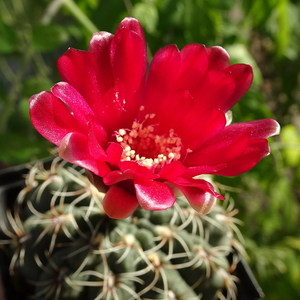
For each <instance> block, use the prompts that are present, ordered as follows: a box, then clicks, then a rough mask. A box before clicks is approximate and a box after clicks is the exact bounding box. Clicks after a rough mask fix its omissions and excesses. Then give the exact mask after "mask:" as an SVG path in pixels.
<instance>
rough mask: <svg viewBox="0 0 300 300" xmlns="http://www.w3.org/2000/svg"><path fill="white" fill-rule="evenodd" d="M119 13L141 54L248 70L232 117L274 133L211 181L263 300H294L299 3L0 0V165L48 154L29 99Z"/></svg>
mask: <svg viewBox="0 0 300 300" xmlns="http://www.w3.org/2000/svg"><path fill="white" fill-rule="evenodd" d="M126 16H133V17H136V18H137V19H138V20H139V21H140V22H141V23H142V25H143V27H144V29H145V33H146V37H147V42H148V46H149V57H151V56H152V55H153V53H155V51H157V49H159V48H161V47H163V46H165V45H166V44H177V45H178V46H179V48H181V47H183V46H184V45H185V44H187V43H200V44H205V45H206V46H213V45H220V46H222V47H224V48H225V49H226V50H227V51H228V52H229V54H230V56H231V62H232V63H237V62H239V63H249V64H251V65H252V66H253V68H254V72H255V80H254V83H253V86H252V88H251V90H250V91H249V92H248V93H247V94H246V96H245V97H244V98H243V99H242V100H241V101H240V103H239V104H238V105H236V106H235V107H234V109H233V121H234V122H239V121H244V120H250V119H261V118H269V117H271V118H275V119H276V120H278V122H279V123H280V124H281V126H282V131H281V135H280V136H279V137H276V138H274V139H271V140H270V143H271V149H272V154H271V155H270V156H269V157H267V158H265V159H264V160H263V161H261V163H260V164H259V165H258V166H256V167H255V168H254V169H253V170H251V171H250V172H248V173H246V174H243V175H240V176H237V177H234V178H222V177H218V178H216V180H217V181H218V182H219V187H220V189H221V190H224V191H228V192H230V194H231V196H232V197H233V198H234V200H235V205H236V207H237V208H238V209H239V211H240V212H239V215H238V217H239V218H240V219H242V220H243V222H244V225H243V226H242V227H241V231H242V233H243V235H244V237H245V242H244V245H245V247H246V250H247V253H248V255H249V257H248V262H249V264H250V266H251V268H252V270H253V272H254V274H255V276H256V278H257V280H258V281H259V283H260V285H261V286H262V288H263V290H264V292H265V294H266V299H267V300H268V299H270V300H277V299H278V300H279V299H280V300H282V299H289V300H293V299H295V300H296V299H299V295H300V285H299V282H300V230H299V228H300V226H299V225H300V222H299V207H300V206H299V203H300V185H299V183H300V135H299V132H300V3H299V0H294V1H292V0H250V1H247V0H244V1H242V0H240V1H234V0H143V1H141V0H52V1H51V0H1V1H0V55H1V56H0V144H1V148H0V167H1V168H4V167H6V166H10V165H16V164H21V163H25V162H28V161H32V160H35V159H38V158H43V157H46V156H48V155H49V149H50V148H51V145H50V144H49V143H48V142H47V141H46V140H44V139H43V138H41V137H40V136H39V134H38V133H37V132H36V131H35V129H34V128H33V127H32V126H31V124H30V121H29V117H28V98H29V97H30V96H31V95H33V94H35V93H38V92H40V91H42V90H49V88H50V87H51V86H52V85H53V84H54V83H55V82H57V81H59V80H60V79H59V77H58V73H57V70H56V66H55V65H56V60H57V58H58V57H59V56H60V55H61V54H62V53H64V52H65V51H66V49H67V48H68V47H74V48H78V49H83V50H86V49H87V45H88V41H89V39H90V37H91V34H92V33H93V32H95V31H97V30H105V31H109V32H114V31H115V29H116V27H117V25H118V23H119V22H120V21H121V20H122V19H123V18H124V17H126Z"/></svg>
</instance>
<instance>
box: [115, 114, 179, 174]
mask: <svg viewBox="0 0 300 300" xmlns="http://www.w3.org/2000/svg"><path fill="white" fill-rule="evenodd" d="M154 116H155V115H154V114H149V115H146V117H145V119H148V120H150V119H153V118H154ZM148 123H149V122H148ZM115 139H116V141H117V142H118V143H119V144H120V145H121V146H122V148H123V153H122V157H121V160H122V161H135V162H137V163H138V164H139V165H141V166H144V167H146V168H148V169H151V170H155V171H158V170H160V169H161V168H162V167H163V166H164V165H166V164H169V163H170V162H172V161H176V160H179V159H180V157H181V155H182V154H181V152H182V142H181V139H180V137H178V136H177V135H176V133H175V132H174V130H173V129H170V130H169V131H168V132H166V133H164V134H157V133H156V126H155V125H153V124H152V125H145V122H137V121H134V122H133V124H132V128H131V129H123V128H122V129H119V130H118V131H117V132H115Z"/></svg>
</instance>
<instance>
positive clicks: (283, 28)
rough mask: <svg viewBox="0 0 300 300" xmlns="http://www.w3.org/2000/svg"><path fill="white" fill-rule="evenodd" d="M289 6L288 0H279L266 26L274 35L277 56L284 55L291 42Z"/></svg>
mask: <svg viewBox="0 0 300 300" xmlns="http://www.w3.org/2000/svg"><path fill="white" fill-rule="evenodd" d="M288 7H289V6H288V0H278V2H277V5H275V7H274V9H272V10H271V14H270V18H269V20H268V22H266V28H267V29H268V30H269V31H270V33H271V34H272V35H273V36H274V38H275V41H276V44H277V46H276V54H277V56H282V55H283V54H284V53H285V51H286V49H287V47H288V46H289V42H290V24H289V10H288Z"/></svg>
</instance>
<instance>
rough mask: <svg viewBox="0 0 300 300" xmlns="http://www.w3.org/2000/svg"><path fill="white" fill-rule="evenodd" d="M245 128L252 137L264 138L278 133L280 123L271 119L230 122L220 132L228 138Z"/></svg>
mask: <svg viewBox="0 0 300 300" xmlns="http://www.w3.org/2000/svg"><path fill="white" fill-rule="evenodd" d="M245 130H249V132H250V137H251V138H252V139H266V138H268V137H271V136H274V135H277V134H279V131H280V125H279V124H278V123H277V122H276V121H275V120H273V119H262V120H253V121H248V122H240V123H234V124H231V125H229V126H227V127H226V128H225V130H224V131H223V132H222V133H221V134H222V135H223V133H224V134H226V135H227V136H228V137H229V138H230V137H232V136H234V135H237V134H239V133H241V132H243V131H245ZM221 134H220V135H221Z"/></svg>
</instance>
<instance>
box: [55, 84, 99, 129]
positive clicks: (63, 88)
mask: <svg viewBox="0 0 300 300" xmlns="http://www.w3.org/2000/svg"><path fill="white" fill-rule="evenodd" d="M51 92H52V94H53V95H54V96H56V97H57V98H59V99H60V100H61V101H62V102H64V103H65V104H66V106H67V107H68V108H69V110H70V112H71V113H72V114H73V115H74V116H75V117H76V119H77V120H79V121H80V122H81V125H85V124H86V123H87V117H88V116H89V115H94V112H93V111H92V110H91V108H90V107H89V105H88V104H87V102H86V100H85V99H84V98H83V97H82V96H81V94H79V93H78V92H77V91H76V90H75V89H74V87H72V86H71V85H70V84H68V83H67V82H59V83H57V84H55V85H54V86H53V87H52V89H51ZM58 113H59V111H58Z"/></svg>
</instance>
